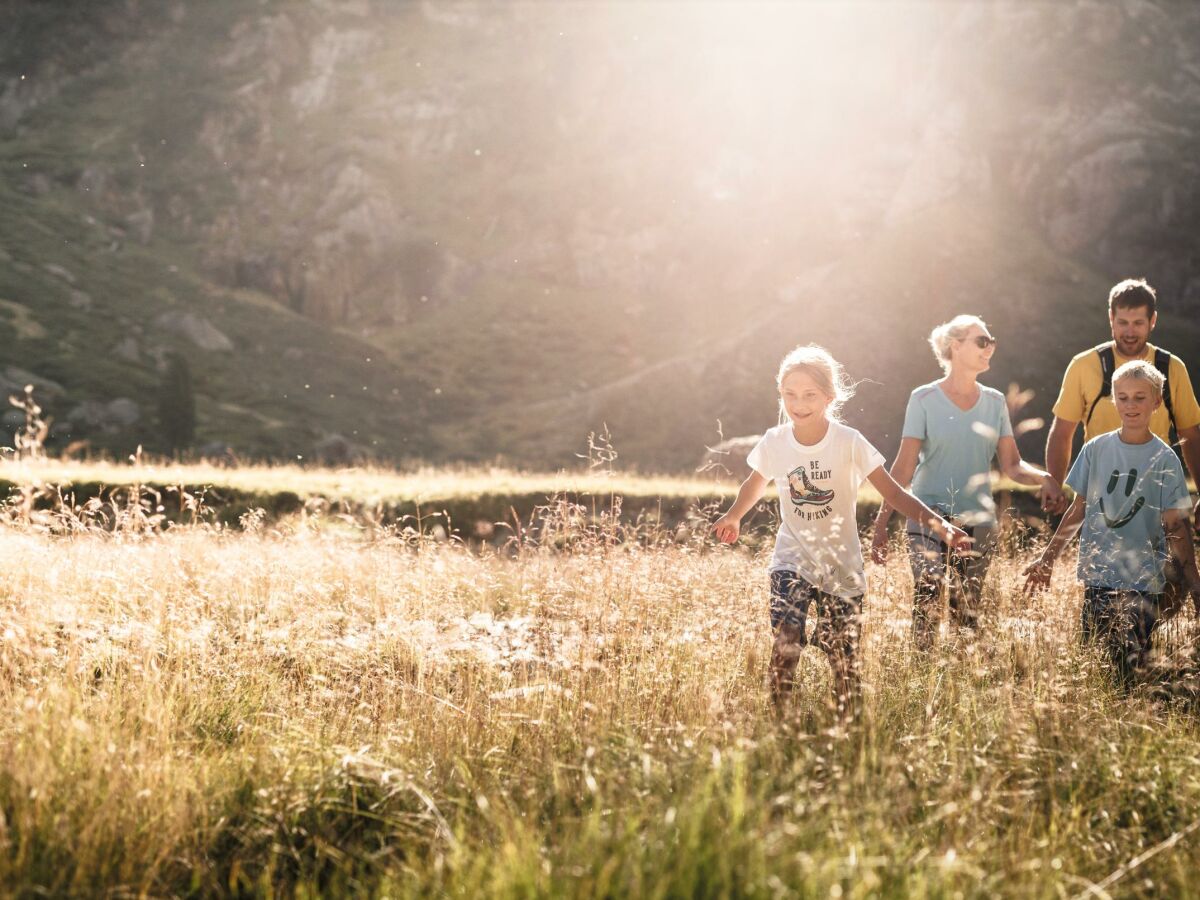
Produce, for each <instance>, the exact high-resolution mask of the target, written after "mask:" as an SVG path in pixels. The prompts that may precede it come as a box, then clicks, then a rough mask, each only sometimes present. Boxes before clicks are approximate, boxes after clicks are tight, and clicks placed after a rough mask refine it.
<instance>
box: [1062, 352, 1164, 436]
mask: <svg viewBox="0 0 1200 900" xmlns="http://www.w3.org/2000/svg"><path fill="white" fill-rule="evenodd" d="M1096 354H1097V355H1098V356H1099V357H1100V394H1099V396H1097V397H1096V399H1095V400H1093V401H1092V405H1091V406H1089V407H1088V414H1087V418H1086V419H1084V420H1083V424H1084V427H1085V428H1086V427H1087V424H1088V422H1090V421H1092V413H1094V412H1095V411H1096V404H1097V403H1099V402H1100V401H1101V400H1103V399H1104V398H1105V397H1110V396H1112V377H1113V370H1114V369H1116V367H1117V357H1116V354H1115V353H1114V352H1113V344H1112V341H1109V342H1108V343H1107V344H1101V345H1100V346H1099V347H1097V348H1096ZM1154 368H1156V369H1158V371H1159V372H1161V373H1162V377H1163V404H1164V405H1165V406H1166V407H1167V417H1168V418H1169V419H1170V420H1171V430H1170V431H1169V432H1168V437H1170V440H1169V441H1168V443H1171V444H1174V443H1175V439H1176V438H1177V437H1178V430H1177V429H1176V428H1175V409H1174V408H1173V407H1172V405H1171V354H1170V353H1168V352H1167V351H1166V350H1163V349H1162V348H1161V347H1155V348H1154Z"/></svg>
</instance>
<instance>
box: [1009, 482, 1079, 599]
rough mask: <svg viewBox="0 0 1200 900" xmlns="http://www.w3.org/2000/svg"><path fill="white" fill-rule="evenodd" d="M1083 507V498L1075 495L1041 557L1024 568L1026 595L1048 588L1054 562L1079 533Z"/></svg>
mask: <svg viewBox="0 0 1200 900" xmlns="http://www.w3.org/2000/svg"><path fill="white" fill-rule="evenodd" d="M1085 506H1086V501H1085V500H1084V498H1083V496H1082V495H1081V494H1076V495H1075V499H1074V500H1072V501H1071V505H1070V506H1069V507H1067V512H1066V514H1065V515H1063V517H1062V519H1061V520H1060V521H1059V523H1058V529H1057V530H1056V531H1055V532H1054V537H1053V538H1051V539H1050V543H1049V544H1047V545H1046V549H1045V550H1043V551H1042V555H1041V556H1039V557H1038V558H1037V559H1036V560H1034V561H1033V562H1032V563H1030V564H1029V565H1028V566H1026V567H1025V571H1024V572H1022V573H1021V574H1022V575H1024V576H1025V593H1026V594H1036V593H1037V592H1038V591H1040V590H1043V589H1044V588H1046V587H1048V586H1049V584H1050V573H1051V572H1052V571H1053V570H1054V561H1055V560H1056V559H1058V555H1059V554H1060V553H1062V551H1063V548H1064V547H1066V546H1067V544H1069V543H1071V539H1072V538H1073V537H1075V534H1076V532H1078V531H1079V526H1080V525H1082V524H1083V513H1084V508H1085Z"/></svg>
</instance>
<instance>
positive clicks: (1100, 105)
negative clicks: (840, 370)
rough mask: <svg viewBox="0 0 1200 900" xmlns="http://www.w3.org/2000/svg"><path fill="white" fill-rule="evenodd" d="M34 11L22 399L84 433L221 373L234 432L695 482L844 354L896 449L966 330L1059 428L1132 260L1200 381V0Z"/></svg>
mask: <svg viewBox="0 0 1200 900" xmlns="http://www.w3.org/2000/svg"><path fill="white" fill-rule="evenodd" d="M2 9H3V14H4V17H5V19H6V21H8V22H11V23H13V27H12V28H11V29H10V30H9V36H8V38H7V39H6V40H5V42H4V43H3V45H2V47H0V170H2V172H3V181H2V183H0V191H2V192H3V198H2V200H3V202H2V203H0V348H2V349H0V378H3V379H5V382H6V383H5V385H4V386H6V387H7V386H13V385H16V384H18V383H20V382H24V381H26V380H30V379H33V380H36V381H38V382H39V383H40V384H41V386H42V387H41V390H42V393H43V396H44V397H46V398H47V399H48V400H49V404H48V406H49V408H50V409H51V412H52V413H53V414H54V415H55V417H56V419H57V425H56V438H55V439H56V441H58V442H60V443H66V442H68V441H71V440H77V439H86V440H88V441H89V442H91V443H92V444H93V445H94V446H99V447H104V448H108V449H110V450H116V451H120V452H128V451H129V450H130V449H131V448H132V447H133V446H135V445H136V444H137V443H138V442H141V443H144V444H146V445H147V446H151V447H153V446H154V445H155V441H156V427H155V423H154V420H153V419H154V417H153V408H154V402H155V401H154V397H155V392H156V390H157V386H158V384H159V383H160V381H161V378H162V369H163V368H164V366H165V362H164V361H165V358H166V356H167V354H169V353H170V352H183V353H185V354H186V355H187V357H188V359H189V360H190V361H191V363H192V367H193V371H194V372H195V373H196V381H197V392H198V399H199V405H198V418H199V426H198V435H197V443H198V444H204V443H210V444H211V443H216V444H221V443H227V444H230V445H233V446H234V447H236V448H237V449H238V450H239V451H241V452H243V453H248V454H257V455H267V456H276V457H284V456H289V457H294V456H296V455H302V456H310V455H311V454H312V453H313V452H314V451H315V450H316V448H317V445H319V444H322V443H324V446H325V447H326V448H328V447H329V446H331V445H330V436H331V435H339V436H341V437H342V438H344V439H345V441H343V442H342V443H341V444H338V443H337V442H336V441H335V442H334V444H333V446H336V447H340V448H341V449H342V451H344V450H345V449H346V444H347V443H349V444H352V445H354V447H353V448H351V450H354V449H356V448H361V449H363V450H365V451H368V452H372V453H375V454H378V455H380V456H384V457H389V458H403V457H412V456H421V457H426V458H434V459H467V460H471V459H474V460H486V459H491V458H496V457H498V456H503V457H507V458H509V459H511V460H514V461H518V462H523V463H526V464H529V465H561V464H568V463H570V462H571V461H572V460H573V459H574V458H575V455H576V454H577V453H579V452H585V451H586V446H587V434H588V432H589V431H593V430H598V429H600V428H601V427H602V426H603V425H604V424H605V423H607V425H608V426H609V428H610V430H611V432H612V435H613V439H614V442H615V444H616V446H617V449H618V450H619V451H620V453H621V459H622V460H624V461H627V462H632V463H636V464H639V465H641V466H643V467H650V468H679V467H687V466H690V465H692V464H693V463H694V461H695V460H696V459H697V458H698V457H699V455H700V454H701V453H702V448H703V445H704V444H705V443H712V442H714V441H715V440H717V439H718V433H719V431H718V429H719V428H720V429H722V430H723V432H724V433H725V434H732V433H744V432H748V431H754V430H757V429H760V428H761V427H763V426H764V425H766V424H770V422H771V420H772V417H773V401H772V380H771V379H772V372H773V369H774V366H775V364H776V362H777V360H778V358H779V357H780V356H781V355H782V353H783V352H784V351H786V349H788V348H789V347H790V346H792V345H794V344H796V343H798V342H804V341H809V340H816V341H819V342H821V343H824V344H826V345H827V346H829V347H830V348H831V349H833V350H834V351H835V353H836V354H837V355H838V356H839V358H842V359H843V360H844V361H845V362H846V363H847V364H848V365H849V366H850V368H851V371H852V372H853V374H854V375H855V376H856V377H858V378H861V379H864V382H863V385H862V387H861V390H860V399H859V402H857V403H855V404H853V405H852V407H851V408H850V409H849V410H848V411H847V412H848V417H849V418H850V420H851V421H852V422H854V424H856V425H859V426H860V427H862V428H863V429H864V430H865V431H866V432H867V433H868V435H869V436H871V437H872V438H874V439H875V440H876V441H878V442H879V443H880V444H881V445H882V446H884V447H890V446H892V445H894V442H895V435H894V432H895V430H896V428H897V427H898V425H899V420H900V417H901V413H902V403H903V399H904V396H905V395H906V394H907V392H908V390H909V389H910V388H911V387H912V386H913V385H914V384H917V383H920V382H922V381H925V380H929V379H930V378H932V377H934V376H935V375H936V368H935V367H934V366H933V363H932V359H931V357H930V356H929V355H928V353H927V351H926V350H925V349H924V346H923V344H922V339H923V336H924V335H925V334H927V333H928V330H929V328H930V327H931V326H932V325H934V324H936V323H937V322H938V321H941V320H942V319H943V318H945V317H947V316H949V315H952V314H953V313H955V312H960V311H974V312H977V313H979V314H981V315H983V316H984V317H985V318H987V319H988V320H989V321H990V322H992V323H993V325H994V328H995V330H996V331H997V333H998V335H999V337H1000V338H1001V340H1002V348H1001V352H1000V353H999V354H998V356H997V361H996V365H995V369H994V372H993V373H992V374H993V377H992V378H991V381H992V383H994V384H996V385H997V386H1000V387H1004V386H1005V385H1007V383H1008V382H1009V381H1018V382H1020V383H1021V384H1022V385H1025V386H1030V387H1034V388H1036V389H1037V390H1038V391H1039V394H1038V399H1037V400H1036V401H1035V404H1034V411H1035V412H1044V410H1045V408H1046V406H1047V405H1048V402H1049V401H1050V400H1051V399H1052V394H1053V392H1054V390H1055V389H1056V387H1057V379H1058V377H1059V375H1060V373H1061V370H1062V367H1063V365H1064V364H1065V362H1066V361H1067V359H1069V357H1070V356H1071V355H1072V353H1074V352H1075V351H1077V350H1078V349H1080V348H1081V347H1082V346H1086V345H1087V344H1088V343H1089V342H1094V341H1098V340H1100V339H1101V338H1102V337H1103V334H1104V321H1103V298H1104V295H1105V292H1106V290H1107V286H1108V285H1109V284H1111V282H1112V281H1113V280H1115V279H1116V278H1119V277H1123V276H1125V275H1128V274H1139V275H1140V274H1144V275H1146V276H1147V277H1149V278H1150V279H1151V280H1152V281H1154V282H1155V283H1156V284H1157V285H1158V286H1159V287H1160V290H1161V296H1162V299H1163V303H1164V312H1163V321H1162V332H1163V335H1164V341H1163V342H1164V343H1166V344H1167V345H1168V346H1170V347H1172V349H1174V350H1176V352H1179V353H1181V354H1182V355H1184V357H1185V359H1186V360H1188V361H1189V362H1191V363H1192V365H1193V368H1197V367H1200V359H1197V358H1196V357H1197V354H1196V351H1197V350H1198V349H1200V328H1198V327H1197V326H1196V325H1194V324H1193V323H1194V322H1196V321H1197V320H1198V319H1200V316H1198V315H1197V314H1198V313H1200V270H1197V268H1196V266H1195V265H1194V263H1195V261H1196V249H1195V247H1196V239H1195V237H1194V235H1195V234H1196V233H1197V230H1196V228H1195V227H1194V225H1195V223H1194V222H1193V219H1194V218H1195V217H1196V216H1197V213H1196V210H1197V208H1198V207H1197V204H1196V203H1195V202H1193V200H1194V199H1195V197H1196V194H1197V190H1198V184H1200V182H1198V179H1197V164H1196V163H1195V158H1196V154H1195V153H1194V152H1193V149H1194V146H1195V142H1196V141H1195V136H1194V129H1195V123H1196V122H1200V108H1198V107H1200V58H1198V56H1200V54H1198V52H1197V51H1196V50H1195V49H1194V48H1195V47H1196V46H1197V43H1196V40H1195V38H1196V37H1197V36H1200V13H1197V12H1196V11H1194V10H1193V9H1192V8H1191V7H1189V6H1184V5H1177V4H1172V3H1165V2H1164V3H1150V2H1126V3H1121V4H1092V3H1078V4H1027V3H996V4H988V5H983V4H970V5H963V6H957V5H949V4H944V5H943V4H914V5H900V4H881V5H879V6H878V7H856V8H851V7H847V6H837V5H833V4H830V5H828V6H818V5H816V4H799V5H796V6H795V7H794V8H793V7H780V6H753V5H751V6H746V5H743V6H741V7H736V6H733V5H731V6H728V7H725V6H718V5H712V4H704V5H696V6H694V7H682V6H680V5H668V4H624V3H623V4H610V5H603V4H591V5H574V4H572V5H551V4H541V3H531V4H504V5H498V4H497V5H493V4H479V5H475V4H447V3H432V2H422V3H391V2H383V0H346V2H334V0H322V2H316V0H314V2H311V3H298V2H285V0H267V2H259V3H254V4H245V3H240V2H234V0H212V2H208V3H205V4H186V3H182V2H178V3H149V2H135V0H99V2H96V3H91V4H88V5H86V7H80V6H79V5H77V4H68V3H65V2H63V3H56V2H46V0H43V2H30V0H26V2H15V0H8V2H7V3H5V4H3V7H2ZM856 9H857V11H855V10H856ZM864 10H865V11H864ZM718 423H720V425H718ZM1033 440H1034V442H1035V443H1036V438H1034V439H1033Z"/></svg>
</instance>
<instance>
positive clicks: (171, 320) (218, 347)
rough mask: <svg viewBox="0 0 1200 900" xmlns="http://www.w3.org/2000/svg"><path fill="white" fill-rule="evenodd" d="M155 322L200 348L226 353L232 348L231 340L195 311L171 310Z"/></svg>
mask: <svg viewBox="0 0 1200 900" xmlns="http://www.w3.org/2000/svg"><path fill="white" fill-rule="evenodd" d="M155 324H156V325H158V327H159V328H162V329H164V330H165V331H170V332H173V333H175V334H178V335H180V336H182V337H185V338H187V339H188V340H189V341H190V342H191V343H192V344H194V345H195V346H197V347H199V348H200V349H201V350H209V351H212V352H222V353H227V352H229V351H231V350H233V341H231V340H230V339H229V338H228V337H226V336H225V335H224V334H223V333H222V332H221V331H220V330H218V329H217V327H216V326H215V325H213V324H212V323H211V322H210V321H208V319H205V318H203V317H202V316H198V315H196V314H195V313H190V312H183V311H182V310H171V311H170V312H165V313H163V314H162V315H161V316H159V317H158V318H157V319H156V320H155Z"/></svg>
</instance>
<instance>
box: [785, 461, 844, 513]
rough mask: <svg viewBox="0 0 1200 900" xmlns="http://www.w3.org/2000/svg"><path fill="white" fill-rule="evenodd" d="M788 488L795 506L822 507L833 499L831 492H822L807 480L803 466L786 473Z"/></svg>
mask: <svg viewBox="0 0 1200 900" xmlns="http://www.w3.org/2000/svg"><path fill="white" fill-rule="evenodd" d="M788 488H789V490H790V491H791V494H792V502H793V503H795V504H796V505H797V506H805V505H812V506H823V505H825V504H826V503H828V502H829V501H830V500H832V499H833V494H834V492H833V491H823V490H821V489H820V488H818V487H817V486H816V485H814V484H813V483H812V482H811V481H809V480H808V473H807V472H805V471H804V466H797V467H796V468H794V469H792V471H790V472H788Z"/></svg>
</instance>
